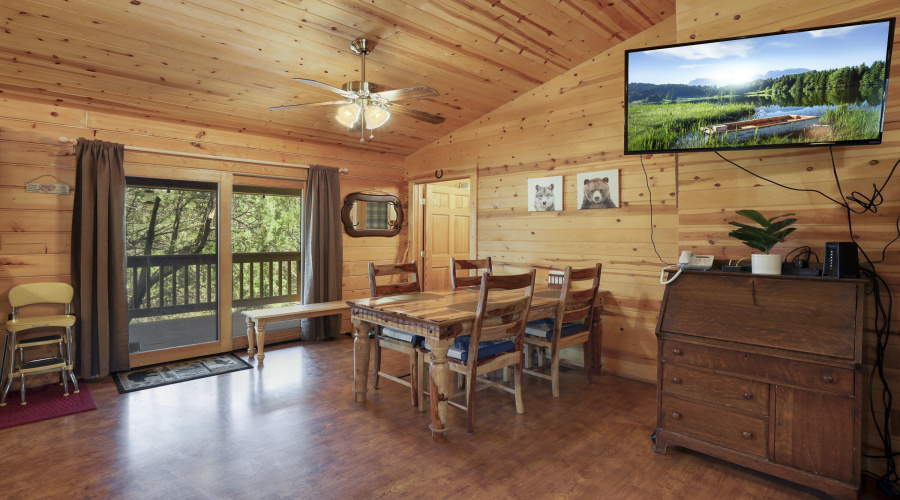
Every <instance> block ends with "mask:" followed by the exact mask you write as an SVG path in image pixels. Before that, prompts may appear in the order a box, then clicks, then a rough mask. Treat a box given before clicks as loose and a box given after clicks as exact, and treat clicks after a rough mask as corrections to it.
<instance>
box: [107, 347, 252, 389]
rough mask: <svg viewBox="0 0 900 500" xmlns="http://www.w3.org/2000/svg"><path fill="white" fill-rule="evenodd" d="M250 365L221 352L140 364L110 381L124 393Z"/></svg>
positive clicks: (226, 371) (244, 367)
mask: <svg viewBox="0 0 900 500" xmlns="http://www.w3.org/2000/svg"><path fill="white" fill-rule="evenodd" d="M251 366H253V365H251V364H250V363H247V362H246V361H244V360H243V359H241V358H239V357H237V356H235V355H234V354H232V353H225V354H217V355H215V356H205V357H202V358H195V359H188V360H185V361H177V362H173V363H165V364H161V365H153V366H143V367H141V368H137V369H134V370H130V371H127V372H116V373H114V374H113V380H115V381H116V386H118V387H119V394H125V393H126V392H134V391H141V390H144V389H152V388H154V387H161V386H164V385H169V384H177V383H178V382H185V381H187V380H194V379H198V378H203V377H212V376H213V375H220V374H222V373H231V372H236V371H238V370H246V369H248V368H250V367H251Z"/></svg>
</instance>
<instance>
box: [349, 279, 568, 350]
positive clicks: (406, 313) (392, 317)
mask: <svg viewBox="0 0 900 500" xmlns="http://www.w3.org/2000/svg"><path fill="white" fill-rule="evenodd" d="M536 290H540V291H542V292H547V291H548V290H547V288H546V286H544V287H536ZM556 293H557V294H558V292H556ZM408 295H409V297H408V298H409V299H412V300H395V299H392V298H391V297H379V298H374V299H373V298H368V299H356V300H348V301H347V304H349V305H350V312H351V314H352V316H353V317H356V318H361V317H364V318H363V319H364V320H365V321H368V322H373V323H378V324H383V325H386V326H392V327H399V328H401V329H403V330H405V331H412V332H414V333H421V334H424V335H427V336H429V337H431V336H440V337H441V338H444V337H446V336H455V335H459V334H464V333H465V331H467V330H469V328H467V327H460V325H466V324H467V323H469V324H470V323H472V322H474V320H475V308H474V307H471V305H472V304H473V303H475V302H477V301H478V295H479V292H478V290H470V289H468V288H466V289H460V290H449V291H444V292H424V293H422V294H408ZM521 295H522V291H521V290H514V291H509V292H507V291H498V292H492V294H491V299H492V300H491V301H494V300H498V301H499V300H508V299H510V298H514V297H520V296H521ZM546 295H547V294H546V293H542V294H540V295H539V294H538V293H537V291H536V293H535V296H534V297H533V298H532V300H531V311H530V312H529V314H528V318H529V320H531V319H539V318H544V317H547V316H548V315H549V316H552V315H554V314H555V313H556V307H557V305H558V304H559V297H558V295H557V296H556V297H554V298H548V297H547V296H546ZM454 306H456V308H454ZM467 326H470V325H467Z"/></svg>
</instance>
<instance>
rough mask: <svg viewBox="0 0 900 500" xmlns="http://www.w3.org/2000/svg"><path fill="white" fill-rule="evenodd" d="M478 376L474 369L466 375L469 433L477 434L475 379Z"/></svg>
mask: <svg viewBox="0 0 900 500" xmlns="http://www.w3.org/2000/svg"><path fill="white" fill-rule="evenodd" d="M477 376H478V374H477V372H476V371H474V370H472V371H469V372H468V376H467V377H466V378H467V380H466V420H467V421H468V424H469V425H468V427H469V434H475V385H476V380H475V379H476V377H477Z"/></svg>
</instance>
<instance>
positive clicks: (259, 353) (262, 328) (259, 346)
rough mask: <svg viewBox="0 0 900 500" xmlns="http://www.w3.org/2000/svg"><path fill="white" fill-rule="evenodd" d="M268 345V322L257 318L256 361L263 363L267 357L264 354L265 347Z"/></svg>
mask: <svg viewBox="0 0 900 500" xmlns="http://www.w3.org/2000/svg"><path fill="white" fill-rule="evenodd" d="M264 345H266V322H265V320H260V319H259V318H256V359H257V360H258V361H262V360H263V358H265V357H266V355H265V354H263V346H264Z"/></svg>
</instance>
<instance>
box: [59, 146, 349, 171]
mask: <svg viewBox="0 0 900 500" xmlns="http://www.w3.org/2000/svg"><path fill="white" fill-rule="evenodd" d="M59 142H68V143H72V144H75V143H77V142H78V139H69V138H68V137H60V138H59ZM125 150H126V151H140V152H142V153H157V154H164V155H173V156H187V157H190V158H203V159H204V160H222V161H237V162H241V163H253V164H255V165H274V166H276V167H296V168H305V169H307V170H309V165H301V164H299V163H282V162H277V161H266V160H250V159H247V158H237V157H235V156H215V155H204V154H199V153H182V152H181V151H168V150H165V149H151V148H139V147H137V146H125ZM339 171H340V172H348V171H349V170H347V169H346V168H341V169H339ZM240 175H246V174H240Z"/></svg>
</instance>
